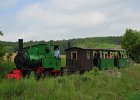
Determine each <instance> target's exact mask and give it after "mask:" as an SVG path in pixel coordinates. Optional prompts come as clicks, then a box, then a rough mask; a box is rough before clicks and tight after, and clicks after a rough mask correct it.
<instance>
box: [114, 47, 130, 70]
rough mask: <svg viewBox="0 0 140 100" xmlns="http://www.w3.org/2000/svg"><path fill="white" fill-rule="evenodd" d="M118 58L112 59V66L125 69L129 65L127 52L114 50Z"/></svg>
mask: <svg viewBox="0 0 140 100" xmlns="http://www.w3.org/2000/svg"><path fill="white" fill-rule="evenodd" d="M114 52H115V53H117V55H118V56H116V57H115V58H114V66H115V67H118V68H122V67H125V66H127V65H128V64H129V53H128V51H127V50H123V49H121V50H115V51H114Z"/></svg>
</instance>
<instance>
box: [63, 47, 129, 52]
mask: <svg viewBox="0 0 140 100" xmlns="http://www.w3.org/2000/svg"><path fill="white" fill-rule="evenodd" d="M70 49H81V50H92V51H127V50H125V49H105V48H80V47H70V48H67V49H65V50H66V51H67V50H70Z"/></svg>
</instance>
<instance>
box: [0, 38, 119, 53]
mask: <svg viewBox="0 0 140 100" xmlns="http://www.w3.org/2000/svg"><path fill="white" fill-rule="evenodd" d="M120 38H121V37H119V36H118V37H114V36H113V37H111V36H109V37H92V38H91V37H90V38H78V39H69V40H59V41H53V40H50V41H43V40H42V41H28V42H24V46H29V45H34V44H40V43H49V44H58V45H60V46H61V50H62V53H64V49H66V48H67V47H68V42H70V44H71V46H72V47H74V46H76V47H84V48H120ZM0 43H1V44H3V45H4V46H5V47H6V50H7V51H8V52H9V51H13V52H14V50H16V48H17V46H18V43H17V42H6V41H0Z"/></svg>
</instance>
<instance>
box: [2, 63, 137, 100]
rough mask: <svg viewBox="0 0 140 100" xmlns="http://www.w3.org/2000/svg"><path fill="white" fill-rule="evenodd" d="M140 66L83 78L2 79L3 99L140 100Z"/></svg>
mask: <svg viewBox="0 0 140 100" xmlns="http://www.w3.org/2000/svg"><path fill="white" fill-rule="evenodd" d="M139 73H140V65H133V64H132V65H130V66H127V67H126V68H122V69H110V70H101V71H99V70H98V69H96V68H94V69H93V70H91V71H89V72H86V73H84V74H83V75H79V74H78V73H76V74H72V75H67V73H65V75H64V76H63V77H50V78H45V79H44V80H43V79H40V80H39V81H36V80H35V79H34V77H33V76H32V77H30V78H29V79H26V78H25V79H22V80H20V81H15V80H12V79H11V80H6V79H5V78H3V79H1V80H0V100H44V99H45V100H140V74H139Z"/></svg>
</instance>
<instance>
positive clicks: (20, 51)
mask: <svg viewBox="0 0 140 100" xmlns="http://www.w3.org/2000/svg"><path fill="white" fill-rule="evenodd" d="M18 43H19V44H18V49H19V53H22V52H23V39H18Z"/></svg>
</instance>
